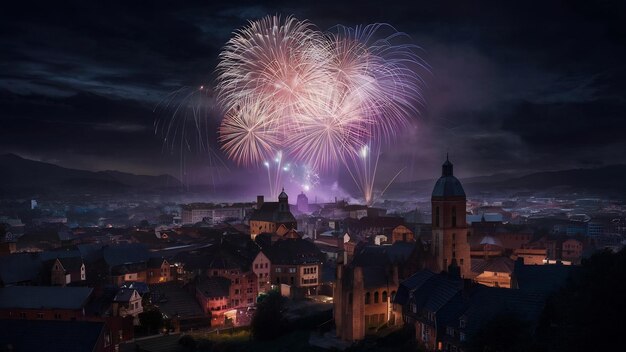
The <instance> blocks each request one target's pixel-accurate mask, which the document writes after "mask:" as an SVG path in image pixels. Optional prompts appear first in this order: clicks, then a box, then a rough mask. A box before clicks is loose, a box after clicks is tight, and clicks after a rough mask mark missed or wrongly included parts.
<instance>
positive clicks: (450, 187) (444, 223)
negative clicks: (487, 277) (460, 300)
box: [431, 158, 471, 277]
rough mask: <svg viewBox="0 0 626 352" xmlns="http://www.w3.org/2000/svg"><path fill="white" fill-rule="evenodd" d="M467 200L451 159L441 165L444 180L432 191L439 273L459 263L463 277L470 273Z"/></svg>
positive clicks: (433, 237) (435, 268)
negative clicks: (455, 175) (454, 262)
mask: <svg viewBox="0 0 626 352" xmlns="http://www.w3.org/2000/svg"><path fill="white" fill-rule="evenodd" d="M466 203H467V198H466V196H465V191H464V190H463V186H462V185H461V182H460V181H459V180H458V179H457V178H456V177H454V173H453V166H452V163H451V162H450V160H449V159H448V158H446V161H445V162H444V163H443V165H442V172H441V177H440V178H439V180H437V183H436V184H435V188H434V189H433V192H432V198H431V204H432V227H433V232H432V245H431V251H432V254H433V257H434V258H435V260H436V262H435V267H434V268H433V269H434V270H435V271H436V272H440V271H444V270H446V269H447V268H448V266H449V265H450V264H451V263H452V262H453V261H456V263H457V264H458V266H459V268H460V271H461V276H462V277H467V276H468V275H470V273H471V263H470V260H471V259H470V246H469V243H468V228H467V223H466V217H465V215H466Z"/></svg>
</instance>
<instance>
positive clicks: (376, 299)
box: [374, 291, 378, 303]
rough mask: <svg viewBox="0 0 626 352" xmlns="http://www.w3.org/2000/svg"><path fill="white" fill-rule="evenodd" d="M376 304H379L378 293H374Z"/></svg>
mask: <svg viewBox="0 0 626 352" xmlns="http://www.w3.org/2000/svg"><path fill="white" fill-rule="evenodd" d="M374 303H378V291H376V292H374Z"/></svg>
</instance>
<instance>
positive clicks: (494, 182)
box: [386, 165, 626, 197]
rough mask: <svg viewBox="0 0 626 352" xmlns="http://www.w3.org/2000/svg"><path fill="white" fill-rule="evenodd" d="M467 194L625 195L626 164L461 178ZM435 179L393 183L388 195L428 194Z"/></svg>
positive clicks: (421, 195) (420, 195)
mask: <svg viewBox="0 0 626 352" xmlns="http://www.w3.org/2000/svg"><path fill="white" fill-rule="evenodd" d="M460 180H461V182H462V183H463V188H464V189H465V192H466V193H467V194H468V195H469V196H472V195H474V196H475V195H478V194H485V193H494V194H495V193H500V194H514V193H520V192H524V193H533V194H537V193H542V194H563V193H578V194H598V195H606V196H614V197H626V165H609V166H604V167H599V168H591V169H571V170H561V171H546V172H537V173H531V174H528V175H523V176H513V175H510V174H508V175H506V174H498V175H493V176H480V177H472V178H468V179H460ZM435 181H436V178H435V177H433V179H432V180H418V181H412V182H404V183H399V184H394V185H392V186H391V187H390V188H389V190H388V191H387V193H386V195H387V196H399V195H401V194H406V195H411V196H418V197H424V196H430V192H431V191H432V188H433V186H434V185H435Z"/></svg>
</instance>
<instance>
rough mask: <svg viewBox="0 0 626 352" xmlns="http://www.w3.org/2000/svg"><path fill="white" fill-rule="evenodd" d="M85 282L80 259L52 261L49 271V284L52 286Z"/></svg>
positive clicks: (83, 268) (57, 259) (84, 273)
mask: <svg viewBox="0 0 626 352" xmlns="http://www.w3.org/2000/svg"><path fill="white" fill-rule="evenodd" d="M85 280H87V274H86V271H85V263H84V262H83V258H81V257H66V258H56V259H54V264H52V269H51V270H50V283H51V284H52V285H53V286H66V285H69V284H72V283H80V282H84V281H85Z"/></svg>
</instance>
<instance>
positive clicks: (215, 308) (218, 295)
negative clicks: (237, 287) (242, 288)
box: [196, 276, 231, 326]
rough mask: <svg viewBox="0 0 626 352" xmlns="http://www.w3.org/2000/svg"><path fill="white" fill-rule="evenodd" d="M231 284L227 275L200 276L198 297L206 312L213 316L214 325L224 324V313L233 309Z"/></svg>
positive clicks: (197, 283) (212, 322) (197, 290)
mask: <svg viewBox="0 0 626 352" xmlns="http://www.w3.org/2000/svg"><path fill="white" fill-rule="evenodd" d="M230 285H231V282H230V280H229V279H227V278H225V277H220V276H211V277H198V280H197V282H196V299H197V300H198V302H199V303H200V306H201V307H202V310H204V313H205V314H207V315H210V316H211V325H212V326H213V325H222V324H224V313H225V312H226V311H228V310H230V309H231V303H230Z"/></svg>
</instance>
